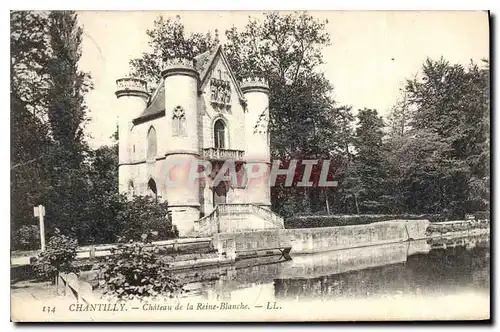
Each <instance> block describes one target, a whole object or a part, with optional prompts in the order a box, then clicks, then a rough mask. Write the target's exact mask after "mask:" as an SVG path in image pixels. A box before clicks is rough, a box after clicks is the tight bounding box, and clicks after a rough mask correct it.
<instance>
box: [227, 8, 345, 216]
mask: <svg viewBox="0 0 500 332" xmlns="http://www.w3.org/2000/svg"><path fill="white" fill-rule="evenodd" d="M327 23H328V22H327V21H319V20H317V19H315V18H314V17H312V16H311V15H309V14H307V13H286V14H281V13H265V14H264V15H263V17H262V19H256V18H249V21H248V23H247V25H246V26H245V28H244V29H243V30H242V31H238V30H237V29H236V28H234V27H233V28H232V29H230V30H228V31H226V37H227V43H226V44H225V45H224V48H225V51H226V52H227V54H228V59H229V62H230V64H231V67H232V69H233V70H234V71H235V72H236V76H237V77H238V78H243V77H246V76H251V75H260V76H264V77H265V78H267V80H268V82H269V86H270V100H269V110H270V121H269V131H270V136H271V155H272V158H273V159H275V160H289V159H298V161H299V163H300V162H301V160H303V159H308V158H311V159H313V158H325V159H334V160H335V161H337V160H342V157H341V156H342V154H343V152H341V151H339V147H342V149H341V150H344V149H343V146H342V145H343V144H344V143H343V141H342V139H343V138H342V136H343V135H345V134H346V133H347V132H348V131H347V130H344V129H343V127H342V126H339V125H337V122H336V121H337V120H339V119H342V118H348V117H349V116H350V114H349V112H350V109H349V108H347V107H337V106H336V105H335V102H334V100H333V98H332V96H331V95H332V91H333V87H332V86H331V85H330V83H329V82H328V80H327V79H326V78H325V76H324V75H323V73H321V72H320V70H319V66H320V65H321V64H323V63H324V60H323V57H322V49H323V48H324V47H325V46H328V45H329V44H330V37H329V35H328V33H327V32H326V24H327ZM339 123H340V124H342V123H343V122H339ZM291 133H294V134H293V135H291ZM339 154H340V155H339ZM337 166H339V165H337ZM328 191H331V189H328ZM271 194H272V202H273V208H274V209H275V210H277V211H278V212H279V213H284V214H290V213H293V211H290V207H297V210H295V212H298V211H300V210H301V209H302V210H303V209H309V208H312V209H313V210H317V209H324V208H325V205H326V204H323V205H322V206H319V205H317V204H314V203H315V202H317V201H318V198H319V197H320V196H323V200H325V203H326V198H327V197H328V196H327V195H326V194H327V191H325V190H324V189H322V188H297V187H292V188H285V187H283V186H276V187H273V188H272V191H271ZM304 195H306V197H308V198H307V199H306V200H305V201H304V200H302V199H301V198H300V197H301V196H304ZM282 207H283V208H284V210H283V211H282ZM285 207H286V208H285ZM301 207H302V208H301ZM285 210H286V211H285Z"/></svg>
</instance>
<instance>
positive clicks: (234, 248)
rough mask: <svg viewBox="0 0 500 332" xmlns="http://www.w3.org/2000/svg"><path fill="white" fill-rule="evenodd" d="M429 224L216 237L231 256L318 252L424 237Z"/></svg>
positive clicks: (398, 222) (410, 222)
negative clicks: (275, 250) (288, 250)
mask: <svg viewBox="0 0 500 332" xmlns="http://www.w3.org/2000/svg"><path fill="white" fill-rule="evenodd" d="M428 224H429V221H427V220H408V221H405V220H391V221H383V222H377V223H372V224H368V225H354V226H339V227H324V228H301V229H273V230H261V231H250V232H237V233H220V234H215V235H214V238H213V240H214V246H215V247H216V248H217V249H218V250H219V253H225V254H226V255H228V256H233V255H236V254H237V253H238V252H245V251H252V250H264V249H272V248H283V247H291V248H292V251H291V253H292V254H298V253H314V252H322V251H329V250H337V249H347V248H357V247H364V246H372V245H379V244H386V243H394V242H402V241H406V240H408V239H409V238H412V239H421V238H424V237H425V229H426V228H427V225H428Z"/></svg>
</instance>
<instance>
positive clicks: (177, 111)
mask: <svg viewBox="0 0 500 332" xmlns="http://www.w3.org/2000/svg"><path fill="white" fill-rule="evenodd" d="M172 135H173V136H182V137H185V136H187V134H186V114H185V112H184V109H183V108H182V107H180V106H177V107H176V108H174V111H173V114H172Z"/></svg>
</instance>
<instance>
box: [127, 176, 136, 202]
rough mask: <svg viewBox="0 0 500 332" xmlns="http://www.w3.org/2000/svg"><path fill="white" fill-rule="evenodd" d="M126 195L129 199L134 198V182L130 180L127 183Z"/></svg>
mask: <svg viewBox="0 0 500 332" xmlns="http://www.w3.org/2000/svg"><path fill="white" fill-rule="evenodd" d="M128 195H129V197H131V198H132V197H134V195H135V191H134V182H133V181H132V180H130V181H129V182H128Z"/></svg>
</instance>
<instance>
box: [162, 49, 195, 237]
mask: <svg viewBox="0 0 500 332" xmlns="http://www.w3.org/2000/svg"><path fill="white" fill-rule="evenodd" d="M161 74H162V77H163V79H164V84H165V121H166V123H165V124H166V127H165V128H166V131H167V133H168V134H167V135H166V137H167V138H166V142H165V147H166V148H165V173H164V176H165V177H169V180H168V179H167V181H166V182H165V189H164V192H165V196H166V199H167V202H168V205H169V209H170V211H171V215H172V222H173V224H174V225H175V226H176V227H177V229H178V230H179V235H180V236H185V235H188V234H190V233H192V232H193V229H194V221H195V220H198V219H199V218H200V195H199V183H198V182H195V181H193V180H192V179H189V172H190V169H191V167H192V165H193V163H194V164H195V165H197V160H198V158H199V156H200V146H199V130H200V129H199V127H200V123H201V121H200V119H199V115H198V85H199V74H198V71H197V70H196V69H195V64H194V60H192V59H187V58H174V59H169V60H167V61H166V64H165V69H164V70H163V71H162V73H161ZM174 181H175V182H178V184H172V182H174Z"/></svg>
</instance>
